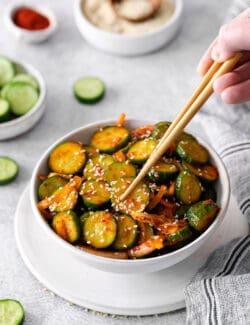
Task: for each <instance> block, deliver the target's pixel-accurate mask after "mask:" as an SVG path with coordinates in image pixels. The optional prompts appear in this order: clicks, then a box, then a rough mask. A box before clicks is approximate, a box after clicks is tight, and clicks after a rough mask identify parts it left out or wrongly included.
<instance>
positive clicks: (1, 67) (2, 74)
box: [0, 56, 15, 87]
mask: <svg viewBox="0 0 250 325" xmlns="http://www.w3.org/2000/svg"><path fill="white" fill-rule="evenodd" d="M14 75H15V66H14V64H13V63H12V62H10V61H9V60H8V59H6V58H4V57H2V56H1V57H0V87H2V86H4V85H5V84H7V83H8V82H9V81H10V80H11V79H12V78H13V77H14Z"/></svg>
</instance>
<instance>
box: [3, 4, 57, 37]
mask: <svg viewBox="0 0 250 325" xmlns="http://www.w3.org/2000/svg"><path fill="white" fill-rule="evenodd" d="M23 7H27V8H31V9H34V10H36V11H38V12H40V13H41V14H43V15H44V16H46V17H47V18H48V19H49V22H50V25H49V26H48V27H47V28H45V29H42V30H35V31H32V30H27V29H24V28H21V27H18V26H17V25H16V24H15V23H14V21H13V16H14V13H15V12H16V11H17V10H18V9H21V8H23ZM4 22H5V25H6V27H7V29H8V30H9V31H10V33H12V34H13V35H14V36H15V38H17V39H18V40H19V41H23V42H25V43H41V42H44V41H45V40H47V39H48V38H49V37H50V36H51V35H52V34H53V33H54V32H55V30H56V28H57V20H56V17H55V15H54V13H53V11H52V10H50V9H49V8H47V7H45V6H43V5H40V4H39V5H36V4H31V3H29V2H27V3H26V2H23V3H18V4H11V5H9V6H8V7H7V8H6V10H5V13H4Z"/></svg>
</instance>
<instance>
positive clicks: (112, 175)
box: [104, 161, 136, 183]
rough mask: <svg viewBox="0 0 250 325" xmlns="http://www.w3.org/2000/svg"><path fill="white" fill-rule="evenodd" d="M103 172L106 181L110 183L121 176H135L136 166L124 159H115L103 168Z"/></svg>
mask: <svg viewBox="0 0 250 325" xmlns="http://www.w3.org/2000/svg"><path fill="white" fill-rule="evenodd" d="M104 174H105V179H106V181H107V182H109V183H110V182H112V181H115V180H117V179H118V178H121V177H129V176H132V177H135V176H136V168H135V166H133V165H132V164H129V163H127V162H125V161H120V162H119V161H116V162H114V163H113V164H111V165H109V166H108V167H107V168H106V169H105V171H104Z"/></svg>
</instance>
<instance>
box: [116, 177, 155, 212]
mask: <svg viewBox="0 0 250 325" xmlns="http://www.w3.org/2000/svg"><path fill="white" fill-rule="evenodd" d="M133 179H134V177H124V178H120V179H118V180H116V181H113V182H111V204H112V207H113V208H114V209H115V210H116V211H120V212H122V213H125V214H131V213H133V212H142V211H144V209H145V208H146V206H147V205H148V203H149V188H148V186H147V185H146V184H145V183H143V182H140V183H139V184H138V185H137V186H136V188H135V189H134V190H133V191H132V193H131V194H130V195H128V197H127V198H126V199H125V200H123V201H121V200H120V197H121V195H122V193H124V191H125V190H126V189H127V188H128V187H129V185H130V184H131V183H132V181H133Z"/></svg>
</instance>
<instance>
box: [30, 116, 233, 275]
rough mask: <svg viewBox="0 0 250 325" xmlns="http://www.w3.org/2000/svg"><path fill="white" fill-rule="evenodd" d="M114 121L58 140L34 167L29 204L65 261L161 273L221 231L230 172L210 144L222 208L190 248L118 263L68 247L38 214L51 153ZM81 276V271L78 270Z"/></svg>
mask: <svg viewBox="0 0 250 325" xmlns="http://www.w3.org/2000/svg"><path fill="white" fill-rule="evenodd" d="M114 123H115V121H114V120H110V121H99V122H96V123H93V124H89V125H86V126H84V127H81V128H78V129H76V130H74V131H72V132H70V133H68V134H66V135H65V136H63V137H61V138H60V139H59V140H57V141H56V142H55V143H54V144H53V145H52V146H50V147H49V148H48V149H47V150H46V152H45V153H44V154H43V155H42V157H41V159H40V160H39V161H38V163H37V164H36V166H35V169H34V171H33V174H32V178H31V183H30V200H31V207H32V211H33V213H34V215H35V218H36V219H37V221H38V224H39V225H40V226H41V227H42V228H43V230H44V235H45V236H48V237H50V238H53V239H54V242H55V246H56V247H57V246H58V245H60V247H61V249H63V250H65V258H66V259H67V256H69V255H70V256H74V257H75V258H76V259H77V260H78V261H80V262H81V263H83V265H84V264H87V265H90V266H92V267H94V268H96V269H100V270H103V271H109V272H117V273H149V272H154V271H158V270H161V269H164V268H167V267H170V266H172V265H174V264H176V263H178V262H180V261H182V260H184V259H185V258H187V257H188V256H189V255H191V254H192V253H194V252H195V251H196V250H198V249H199V248H200V247H201V246H202V245H203V244H204V243H205V242H206V241H208V240H209V238H210V236H211V235H212V234H213V233H214V232H215V231H216V230H217V229H218V228H219V226H220V224H221V222H222V220H223V218H224V216H225V213H226V210H227V206H228V201H229V194H230V185H229V179H228V175H227V171H226V169H225V166H224V164H223V162H222V160H221V159H220V157H219V156H218V155H217V153H216V152H215V151H214V150H213V149H212V148H211V147H210V146H208V145H207V144H204V143H203V142H202V141H200V142H201V143H203V145H205V146H206V148H207V149H208V151H209V154H210V161H211V162H212V164H214V165H215V166H217V168H218V171H219V175H220V177H219V180H218V181H217V182H216V191H217V196H218V198H217V201H218V205H219V206H220V211H219V213H218V215H217V217H216V219H215V220H214V222H213V223H212V224H211V225H210V226H209V227H208V229H207V230H206V231H205V232H204V233H202V234H201V235H200V236H199V237H198V238H197V239H195V240H194V241H192V242H191V243H189V244H188V245H186V246H184V247H182V248H180V249H178V250H176V251H174V252H171V253H168V254H165V255H161V256H157V257H150V258H145V259H137V260H117V259H112V258H106V257H101V256H96V255H93V254H90V253H87V252H84V251H81V250H80V249H78V248H76V247H74V246H73V245H71V244H69V243H68V242H66V241H65V240H63V239H62V238H60V237H59V236H58V235H57V234H56V233H55V232H54V231H53V230H52V229H51V227H50V226H49V225H48V223H47V222H46V221H45V220H44V218H43V216H42V215H41V214H40V212H39V210H38V209H37V202H38V197H37V193H38V187H39V179H38V175H45V174H47V173H48V157H49V154H50V152H51V150H52V149H53V148H54V147H55V146H57V145H58V144H59V143H61V142H63V141H68V140H73V141H81V142H84V143H89V141H90V137H91V135H92V134H93V133H94V132H95V131H96V130H97V128H98V127H100V125H103V126H105V125H111V124H114ZM148 124H152V121H151V122H149V121H143V120H133V119H128V120H127V121H126V123H125V126H126V127H128V128H129V129H132V128H135V127H138V126H142V125H148ZM79 272H81V270H79Z"/></svg>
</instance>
